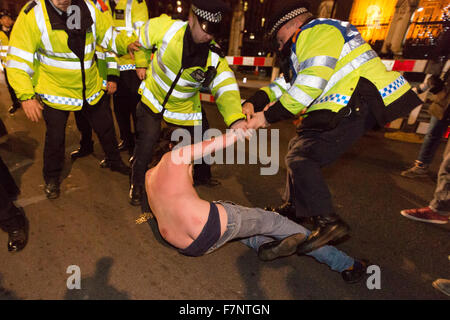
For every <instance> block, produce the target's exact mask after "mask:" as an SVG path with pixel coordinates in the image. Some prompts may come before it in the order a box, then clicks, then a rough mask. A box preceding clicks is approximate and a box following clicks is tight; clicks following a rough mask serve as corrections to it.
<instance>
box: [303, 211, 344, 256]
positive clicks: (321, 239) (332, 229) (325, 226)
mask: <svg viewBox="0 0 450 320" xmlns="http://www.w3.org/2000/svg"><path fill="white" fill-rule="evenodd" d="M315 220H316V225H317V226H318V227H317V228H316V229H315V230H313V231H312V232H311V234H310V235H309V237H308V239H307V240H306V241H305V242H304V243H303V244H302V245H301V246H299V247H298V249H297V254H299V255H301V254H305V253H308V252H311V251H314V250H316V249H318V248H320V247H323V246H324V245H326V244H327V243H328V242H331V241H336V240H339V239H341V238H342V237H344V236H346V235H347V234H348V233H349V231H350V227H349V226H348V225H347V224H346V223H345V222H344V221H342V220H341V219H340V218H339V217H338V216H337V215H334V216H327V217H323V216H317V217H315Z"/></svg>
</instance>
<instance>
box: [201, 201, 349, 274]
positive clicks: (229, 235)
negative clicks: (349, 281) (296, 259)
mask: <svg viewBox="0 0 450 320" xmlns="http://www.w3.org/2000/svg"><path fill="white" fill-rule="evenodd" d="M216 203H219V204H221V205H223V206H224V208H225V210H226V212H227V216H228V224H227V229H226V230H225V233H224V234H223V235H222V236H221V237H220V239H219V240H218V241H217V242H216V244H215V245H213V246H212V247H211V248H210V249H209V250H208V251H207V254H208V253H210V252H212V251H214V250H216V249H218V248H220V247H221V246H223V245H224V244H225V243H227V242H229V241H231V240H234V239H241V240H240V241H241V242H242V243H243V244H245V245H246V246H249V247H250V248H253V249H254V250H256V251H258V249H259V247H260V246H261V245H263V244H264V243H267V242H271V241H274V240H280V239H284V238H286V237H288V236H291V235H293V234H297V233H303V234H305V235H306V236H308V235H309V234H310V231H309V230H308V229H306V228H304V227H303V226H301V225H299V224H297V223H295V222H293V221H292V220H289V219H288V218H286V217H283V216H282V215H280V214H278V213H276V212H272V211H265V210H263V209H260V208H248V207H243V206H239V205H235V204H232V203H229V202H223V201H218V202H216ZM308 255H310V256H312V257H314V258H315V259H316V260H318V261H319V262H321V263H326V264H327V265H328V266H329V267H330V268H331V269H332V270H334V271H338V272H342V271H344V270H346V269H348V268H350V267H351V266H352V265H353V263H354V259H353V258H351V257H349V256H348V255H346V254H345V253H344V252H342V251H340V250H338V249H336V248H335V247H332V246H323V247H321V248H319V249H317V250H314V251H312V252H310V253H308Z"/></svg>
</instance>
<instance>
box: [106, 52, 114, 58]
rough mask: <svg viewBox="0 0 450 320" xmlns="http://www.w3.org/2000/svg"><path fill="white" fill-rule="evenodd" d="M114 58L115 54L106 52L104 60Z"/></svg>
mask: <svg viewBox="0 0 450 320" xmlns="http://www.w3.org/2000/svg"><path fill="white" fill-rule="evenodd" d="M115 57H116V54H115V53H114V52H109V51H108V52H107V53H106V58H115Z"/></svg>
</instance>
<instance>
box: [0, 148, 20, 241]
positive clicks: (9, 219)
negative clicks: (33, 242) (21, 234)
mask: <svg viewBox="0 0 450 320" xmlns="http://www.w3.org/2000/svg"><path fill="white" fill-rule="evenodd" d="M18 194H19V188H18V187H17V185H16V183H15V182H14V179H13V178H12V176H11V174H10V172H9V170H8V168H7V167H6V165H5V163H4V162H3V160H2V158H1V157H0V228H1V229H2V230H3V231H6V232H10V231H14V230H17V229H19V228H21V227H23V226H24V223H25V218H24V216H23V215H22V213H21V211H20V210H19V209H18V208H17V207H16V206H15V205H14V203H13V202H12V199H14V198H16V197H17V195H18Z"/></svg>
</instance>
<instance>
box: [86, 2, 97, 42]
mask: <svg viewBox="0 0 450 320" xmlns="http://www.w3.org/2000/svg"><path fill="white" fill-rule="evenodd" d="M86 4H87V5H88V6H87V7H88V9H89V11H90V12H91V17H92V21H93V24H92V26H91V30H92V36H93V37H94V43H96V42H97V34H96V32H97V30H96V28H97V21H96V20H97V17H96V15H95V7H94V6H93V5H92V4H91V2H90V1H86Z"/></svg>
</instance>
